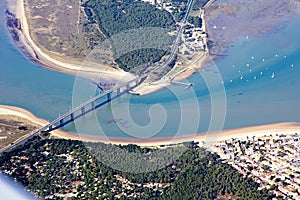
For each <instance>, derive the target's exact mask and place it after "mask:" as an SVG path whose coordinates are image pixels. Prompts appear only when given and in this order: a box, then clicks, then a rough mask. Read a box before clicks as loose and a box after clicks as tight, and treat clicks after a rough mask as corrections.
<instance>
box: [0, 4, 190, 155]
mask: <svg viewBox="0 0 300 200" xmlns="http://www.w3.org/2000/svg"><path fill="white" fill-rule="evenodd" d="M193 3H194V0H189V1H188V4H187V9H186V13H185V15H184V17H183V19H182V21H181V23H179V24H178V25H179V28H178V32H177V35H176V40H175V41H174V43H173V45H172V48H171V52H170V55H169V57H168V58H167V59H166V60H165V62H164V63H163V64H162V65H161V66H158V67H157V68H155V69H154V70H152V71H151V72H148V73H146V74H144V75H142V76H140V77H138V78H135V79H133V80H131V81H128V82H126V83H124V84H122V85H118V86H116V87H114V88H113V89H111V90H108V91H106V92H104V93H101V94H98V95H97V96H95V97H92V98H91V99H89V100H88V101H86V102H84V103H82V104H80V105H78V106H77V107H75V108H73V109H71V110H70V111H69V112H67V113H65V114H64V115H62V116H60V117H58V118H57V119H55V120H54V121H52V122H50V123H49V124H48V125H46V126H44V127H42V128H40V129H38V130H36V131H35V132H34V133H32V134H30V135H28V136H27V137H25V138H23V139H21V140H19V141H17V142H15V143H13V144H11V145H10V146H8V147H6V148H3V149H2V150H1V151H0V154H2V153H4V152H7V151H10V150H12V149H13V148H15V147H16V146H18V145H20V144H23V143H25V142H26V141H28V140H30V139H32V138H33V137H34V136H37V135H39V134H41V133H44V132H50V131H53V130H56V129H59V128H61V127H63V126H65V125H67V124H69V123H72V122H73V121H74V120H76V119H78V118H80V117H82V116H84V115H86V114H88V113H90V112H92V111H94V110H96V109H97V108H99V107H101V106H103V105H105V104H107V103H109V102H111V101H112V100H114V99H116V98H118V97H120V96H122V95H124V94H126V93H128V92H129V91H130V90H131V89H133V88H135V87H137V86H138V85H139V84H140V83H142V82H143V81H144V80H145V79H146V78H147V77H148V76H149V75H151V74H153V73H155V72H157V71H159V70H160V69H162V68H164V67H166V66H167V65H168V64H169V63H170V62H171V61H172V60H173V59H174V56H175V53H176V50H177V47H178V43H179V41H180V36H181V34H182V30H183V27H184V25H185V24H186V21H187V19H188V16H189V14H190V11H191V8H192V6H193ZM104 99H105V100H104Z"/></svg>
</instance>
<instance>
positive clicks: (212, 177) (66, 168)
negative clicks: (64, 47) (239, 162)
mask: <svg viewBox="0 0 300 200" xmlns="http://www.w3.org/2000/svg"><path fill="white" fill-rule="evenodd" d="M97 144H100V145H99V147H101V148H97ZM85 145H88V146H89V149H90V148H92V149H93V151H94V152H93V153H91V152H90V151H89V150H88V149H87V148H86V146H85ZM183 145H184V146H185V147H186V148H187V149H186V151H185V152H184V153H183V154H182V155H181V156H180V158H179V159H178V160H176V161H174V162H172V163H171V164H169V165H167V166H166V167H164V168H162V169H160V170H157V171H153V172H146V173H129V172H123V171H118V170H115V169H112V168H110V167H108V166H106V165H105V164H103V163H102V162H100V161H99V160H98V159H96V158H95V156H94V155H95V152H97V151H101V150H102V151H103V149H102V147H105V148H110V147H112V146H115V145H111V144H102V143H86V144H84V143H83V142H80V141H71V140H62V139H59V140H58V139H57V140H50V139H46V140H37V139H35V140H31V141H29V142H27V143H26V144H25V145H23V146H19V147H17V148H16V149H15V150H13V151H12V152H9V153H5V154H3V155H1V157H0V163H1V171H2V172H3V173H5V174H7V175H9V176H11V177H13V178H16V180H18V181H19V182H21V183H22V184H23V185H24V186H25V187H26V188H27V189H28V190H30V191H31V192H32V193H34V194H36V195H38V196H39V197H41V198H44V199H63V198H67V197H68V198H67V199H224V198H225V199H230V198H233V199H271V198H272V195H270V194H269V192H268V190H266V189H263V190H257V188H258V184H257V183H255V182H254V181H253V180H252V179H251V178H244V177H243V176H242V175H241V174H239V173H238V171H237V170H235V169H234V168H233V167H231V166H230V165H228V164H224V163H223V162H222V160H220V158H219V156H218V155H216V154H214V153H211V152H209V151H207V150H206V149H204V148H200V147H198V145H197V144H196V143H193V142H190V143H184V144H183ZM181 146H182V145H181ZM115 147H120V148H121V149H123V150H126V151H127V152H136V153H140V154H144V155H145V154H146V155H151V154H154V153H155V152H156V151H157V150H158V149H153V148H151V149H150V148H140V147H139V146H136V145H128V146H115ZM179 147H180V145H178V146H172V147H171V148H173V150H176V148H179ZM169 148H170V147H167V148H162V149H165V150H166V151H169V150H168V149H169ZM90 150H91V149H90ZM99 153H101V152H99ZM119 159H124V158H123V157H122V156H120V155H118V154H115V155H114V156H113V157H111V160H115V161H116V162H117V163H118V162H120V161H121V160H119ZM128 159H130V157H128ZM150 159H151V158H150ZM127 162H133V163H134V162H136V160H128V161H127Z"/></svg>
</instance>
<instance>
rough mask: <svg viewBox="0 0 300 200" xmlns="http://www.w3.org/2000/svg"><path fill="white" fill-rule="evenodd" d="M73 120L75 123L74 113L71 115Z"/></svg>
mask: <svg viewBox="0 0 300 200" xmlns="http://www.w3.org/2000/svg"><path fill="white" fill-rule="evenodd" d="M70 116H71V120H72V121H74V113H71V115H70Z"/></svg>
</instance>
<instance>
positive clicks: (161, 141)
mask: <svg viewBox="0 0 300 200" xmlns="http://www.w3.org/2000/svg"><path fill="white" fill-rule="evenodd" d="M0 115H10V116H11V115H13V116H17V117H20V118H23V119H26V120H28V121H31V122H33V123H36V124H38V125H40V126H44V125H46V124H48V121H47V120H45V119H41V118H38V117H36V116H35V115H33V114H32V113H31V112H29V111H27V110H25V109H22V108H19V107H14V106H5V105H0ZM294 133H300V123H296V122H282V123H275V124H268V125H260V126H251V127H244V128H237V129H231V130H222V131H220V132H211V133H198V134H195V135H185V136H180V137H177V138H176V137H175V138H172V137H158V138H147V139H143V138H140V139H135V138H117V137H100V136H92V135H82V134H81V135H80V134H78V133H71V132H66V131H62V130H56V131H53V132H51V137H50V138H52V137H55V138H60V139H70V140H79V141H83V142H102V143H107V144H108V143H110V144H115V145H128V144H135V145H139V146H141V147H159V146H164V145H172V144H178V143H183V142H190V141H194V142H199V143H202V144H203V143H204V145H208V146H211V145H213V144H214V143H216V142H220V141H224V140H230V139H232V138H244V139H245V138H247V136H248V137H252V136H255V137H258V138H259V137H264V136H265V135H266V136H269V135H270V134H272V135H273V134H294Z"/></svg>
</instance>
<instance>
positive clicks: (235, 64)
mask: <svg viewBox="0 0 300 200" xmlns="http://www.w3.org/2000/svg"><path fill="white" fill-rule="evenodd" d="M0 4H1V5H0V7H1V10H0V15H1V18H0V29H1V31H0V44H1V48H0V61H1V62H0V104H5V105H12V106H18V107H22V108H24V109H27V110H29V111H30V112H32V113H34V114H35V115H36V116H38V117H41V118H45V119H47V120H53V119H55V118H56V117H58V116H59V115H60V114H63V113H65V112H67V111H68V110H69V109H70V108H71V107H72V105H77V104H78V103H80V101H83V100H84V99H87V98H89V95H91V94H92V95H94V94H95V93H97V92H95V87H94V86H93V85H92V84H90V83H89V82H87V81H86V80H82V79H78V78H76V77H75V76H72V75H68V74H63V73H60V72H55V71H51V70H48V69H45V68H42V67H40V66H37V65H35V64H34V63H32V62H31V61H29V60H28V59H26V58H25V57H24V56H23V55H22V54H21V53H20V52H19V50H18V49H17V48H16V47H15V45H14V44H13V41H12V40H11V37H10V35H9V34H8V32H7V29H6V25H5V16H4V11H5V10H4V8H5V5H2V4H4V3H3V2H1V3H0ZM299 19H300V17H295V16H294V17H293V18H291V19H290V20H288V21H287V22H285V24H282V25H281V26H280V29H276V30H274V31H270V32H267V33H264V34H260V35H254V36H253V35H252V36H246V35H245V36H241V37H240V38H237V39H236V40H235V42H234V43H233V44H232V45H231V47H230V48H229V49H228V50H227V52H226V55H227V56H224V57H222V58H220V59H219V60H218V61H216V62H215V63H214V64H211V65H207V66H206V67H205V68H204V69H203V70H202V71H199V73H196V74H194V75H193V76H191V77H190V78H188V79H187V80H185V81H186V82H190V83H193V84H194V85H193V86H192V87H191V88H189V89H185V88H184V87H182V86H179V85H178V86H176V85H174V86H170V87H168V88H165V89H161V90H159V91H157V92H155V93H152V94H150V95H146V96H142V97H141V96H136V95H125V96H123V97H122V98H120V99H118V100H114V101H113V102H112V103H111V104H108V105H106V106H103V107H102V108H100V109H99V110H97V111H96V112H93V113H91V114H89V115H88V116H85V117H83V118H82V119H80V120H78V121H77V122H76V124H71V125H69V126H67V127H65V128H64V129H65V130H67V131H72V132H76V131H77V132H80V133H83V134H90V135H101V136H110V137H138V138H144V137H146V138H147V137H166V136H174V134H177V135H178V134H180V135H182V134H193V133H196V132H197V133H202V132H206V131H207V130H209V131H213V130H218V129H222V128H224V129H231V128H239V127H245V126H253V125H262V124H270V123H276V122H300V118H299V113H300V106H299V103H300V92H299V82H300V76H299V75H300V45H299V44H300V37H299V35H300V28H299V27H300V20H299ZM80 84H82V85H81V86H79V85H80ZM83 86H84V87H83ZM85 87H86V88H85ZM87 91H91V92H90V93H89V92H87ZM223 92H224V93H223ZM225 109H226V110H225ZM223 120H224V126H223Z"/></svg>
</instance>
